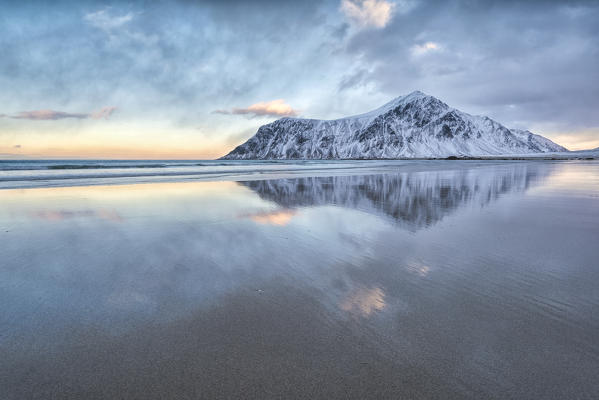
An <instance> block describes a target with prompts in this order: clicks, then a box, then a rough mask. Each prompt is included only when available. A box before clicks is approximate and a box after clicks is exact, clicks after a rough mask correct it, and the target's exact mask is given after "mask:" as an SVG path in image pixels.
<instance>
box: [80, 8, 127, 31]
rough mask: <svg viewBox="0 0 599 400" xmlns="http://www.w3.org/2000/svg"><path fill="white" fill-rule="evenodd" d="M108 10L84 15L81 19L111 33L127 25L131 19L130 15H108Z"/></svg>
mask: <svg viewBox="0 0 599 400" xmlns="http://www.w3.org/2000/svg"><path fill="white" fill-rule="evenodd" d="M108 10H109V9H104V10H100V11H96V12H92V13H89V14H85V16H84V17H83V19H84V20H85V21H86V22H88V23H89V24H90V25H92V26H94V27H96V28H99V29H102V30H104V31H111V30H113V29H117V28H120V27H122V26H123V25H125V24H127V23H128V22H130V21H131V20H132V19H133V14H132V13H127V14H124V15H120V16H113V15H110V14H109V13H108Z"/></svg>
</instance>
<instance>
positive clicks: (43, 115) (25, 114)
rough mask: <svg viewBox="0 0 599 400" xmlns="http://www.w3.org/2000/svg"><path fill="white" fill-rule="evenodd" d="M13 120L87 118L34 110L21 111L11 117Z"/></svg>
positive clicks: (61, 112) (60, 112) (82, 115)
mask: <svg viewBox="0 0 599 400" xmlns="http://www.w3.org/2000/svg"><path fill="white" fill-rule="evenodd" d="M11 118H14V119H31V120H36V121H41V120H56V119H64V118H77V119H84V118H87V114H73V113H66V112H63V111H54V110H35V111H21V112H20V113H17V115H13V116H11Z"/></svg>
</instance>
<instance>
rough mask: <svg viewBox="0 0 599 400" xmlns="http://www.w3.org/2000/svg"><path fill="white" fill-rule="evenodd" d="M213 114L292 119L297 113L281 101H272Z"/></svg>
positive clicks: (218, 111)
mask: <svg viewBox="0 0 599 400" xmlns="http://www.w3.org/2000/svg"><path fill="white" fill-rule="evenodd" d="M213 112H214V113H215V114H236V115H251V116H253V117H257V116H269V117H293V116H295V115H297V111H296V110H294V109H293V108H291V106H290V105H289V104H287V103H285V100H283V99H277V100H272V101H268V102H260V103H256V104H252V105H251V106H249V107H247V108H233V109H232V110H231V111H229V110H215V111H213Z"/></svg>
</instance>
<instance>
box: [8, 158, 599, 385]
mask: <svg viewBox="0 0 599 400" xmlns="http://www.w3.org/2000/svg"><path fill="white" fill-rule="evenodd" d="M564 176H566V177H568V179H569V180H570V182H571V185H572V186H577V185H578V183H579V182H578V181H577V179H584V181H585V182H586V185H587V187H588V189H589V190H588V191H587V192H585V194H584V195H581V194H580V193H579V192H576V191H573V192H568V191H567V190H564V188H567V187H568V181H567V180H565V179H563V177H564ZM598 177H599V172H598V171H597V167H596V166H593V165H590V167H589V166H588V165H587V166H586V167H585V165H583V164H572V163H568V164H566V163H564V164H559V165H556V164H548V163H506V164H505V165H501V166H499V167H497V166H494V167H492V168H478V169H466V168H465V169H459V170H449V171H426V172H418V173H409V174H406V173H397V174H393V173H390V174H389V173H388V174H384V175H368V176H344V177H339V176H337V177H322V178H299V179H285V180H267V181H253V182H244V183H233V182H216V183H208V182H201V183H167V184H146V185H135V186H107V187H99V186H98V187H73V188H60V189H59V188H56V189H28V190H5V191H0V202H1V203H2V205H3V207H2V209H0V227H1V228H2V230H1V234H2V247H1V248H0V253H1V254H0V256H1V257H2V260H3V262H2V265H1V267H0V288H1V290H0V302H2V304H3V308H2V311H1V312H0V335H1V336H0V348H1V347H2V343H4V345H5V346H7V345H10V344H11V343H17V342H19V341H21V340H24V342H25V343H28V342H27V341H28V340H31V342H32V343H36V344H37V345H38V346H42V347H48V346H49V347H51V346H52V345H50V343H54V344H55V345H58V344H57V343H60V341H61V338H62V337H63V336H62V334H63V333H64V330H65V329H72V328H73V327H88V328H90V327H93V329H96V330H99V331H106V332H109V333H110V334H113V335H119V334H122V333H123V332H127V331H128V330H131V329H137V328H138V327H139V326H143V324H145V323H150V322H152V323H157V322H159V323H165V324H167V323H169V321H174V320H177V319H179V318H183V319H184V318H188V317H189V316H190V315H195V314H194V313H197V312H198V310H210V309H211V307H218V305H219V304H221V302H223V301H224V302H226V300H225V299H229V298H231V297H232V296H233V297H235V296H241V297H243V296H250V298H251V296H261V298H263V299H267V300H268V301H272V302H274V303H276V304H283V305H285V304H287V303H286V299H287V298H288V296H291V294H288V293H287V291H285V290H282V289H281V288H284V287H289V288H292V289H293V290H290V291H289V293H291V292H293V291H294V290H295V291H298V292H299V293H302V296H306V297H308V298H310V299H313V300H314V301H315V302H316V304H318V305H319V307H322V309H319V310H318V312H319V313H324V315H326V318H330V319H340V320H342V321H343V320H345V321H348V322H347V323H350V324H357V325H356V326H361V325H359V324H362V323H367V324H368V325H367V326H368V328H367V329H368V330H372V331H373V332H378V333H380V334H381V335H383V336H384V337H385V338H387V339H386V340H387V342H385V343H386V344H385V346H391V347H393V348H394V349H396V350H398V351H400V350H401V351H402V352H403V354H405V355H406V356H410V357H414V358H415V359H419V360H420V359H421V360H422V362H426V361H427V360H428V361H430V362H431V363H432V364H431V365H434V363H435V362H445V363H448V362H449V360H452V361H451V363H456V364H455V366H456V368H458V367H459V368H462V370H463V371H464V373H465V374H466V373H468V371H470V372H472V371H476V370H477V368H479V369H482V370H485V368H487V369H489V368H491V367H490V364H489V363H491V364H493V363H495V364H496V365H500V364H501V363H509V360H510V357H515V354H516V353H517V352H518V351H515V349H512V350H514V354H512V353H511V351H512V350H509V351H508V353H507V355H506V354H504V353H501V352H499V353H497V352H494V351H493V346H495V345H498V344H497V343H501V340H503V338H504V337H507V336H510V335H515V336H516V337H518V340H520V341H521V343H524V345H526V346H529V347H530V348H532V349H536V350H538V351H539V352H541V351H542V350H544V349H545V347H543V343H544V342H543V340H545V341H549V342H551V341H555V340H558V337H557V335H558V334H559V335H564V334H567V335H569V337H571V338H572V340H577V341H578V343H579V344H578V348H579V349H580V350H581V351H582V350H585V351H587V353H588V351H589V349H592V348H594V349H595V350H597V349H596V344H593V343H592V342H590V341H589V339H588V334H589V332H590V331H591V330H592V329H598V328H599V320H598V319H597V317H596V313H595V311H596V307H597V306H598V305H599V295H598V294H597V291H596V284H597V283H598V282H599V276H598V275H597V271H596V268H595V267H596V264H595V262H594V260H596V259H597V255H598V254H597V250H596V243H597V242H599V231H598V229H597V226H599V205H598V204H597V201H596V199H597V197H596V196H597V193H599V185H597V184H596V182H597V181H598V179H597V178H598ZM590 178H592V179H594V181H593V180H592V179H591V182H595V184H591V185H590V186H589V183H588V182H589V179H590ZM556 185H557V186H556ZM540 198H542V199H543V201H542V202H540V201H539V199H540ZM288 301H291V300H288ZM281 307H282V309H283V310H284V311H285V310H286V311H289V312H295V311H294V310H296V308H298V307H299V305H297V304H293V305H289V306H288V307H287V306H281ZM286 307H287V308H286ZM206 312H207V311H206ZM530 315H535V316H540V317H538V318H539V323H538V328H539V329H543V330H547V329H549V330H553V331H554V332H555V335H556V336H555V337H554V336H552V335H548V337H547V338H545V339H538V338H537V339H534V340H539V342H531V340H533V338H534V337H536V333H534V332H536V331H530V329H531V328H530V327H528V326H527V325H526V324H524V325H523V328H522V330H521V331H518V332H514V331H513V328H514V327H513V326H512V324H513V323H514V321H517V320H519V319H520V320H521V321H522V320H523V321H526V320H527V318H529V316H530ZM298 318H299V319H300V320H301V319H302V318H306V315H303V314H298ZM535 318H536V317H535ZM544 318H545V319H544ZM360 321H362V322H360ZM498 321H499V322H498ZM506 321H509V322H506ZM573 326H574V327H577V328H576V329H574V328H572V327H573ZM425 327H426V330H424V329H425ZM568 327H570V328H568ZM365 329H366V328H365ZM27 338H30V339H27ZM494 340H497V341H498V342H497V343H495V344H494V343H493V341H494ZM556 343H557V342H551V344H552V345H555V344H556ZM593 346H594V347H593ZM487 347H489V348H490V349H491V350H489V348H487ZM516 347H517V346H516ZM447 348H450V349H451V351H453V352H455V354H459V357H457V358H455V354H454V355H451V354H449V353H447V354H445V353H443V351H444V350H443V349H447ZM423 349H424V350H423ZM554 350H556V352H557V353H556V354H558V355H559V354H561V355H562V356H564V354H566V355H572V354H576V357H578V361H577V362H579V363H580V365H586V366H587V367H591V366H593V365H595V364H593V363H592V362H591V361H590V359H589V358H588V357H587V356H584V355H581V354H582V353H580V354H579V352H578V350H576V351H574V352H573V350H571V349H569V350H567V351H566V350H563V349H562V350H560V348H559V347H558V348H557V349H556V348H554ZM421 351H426V352H425V353H424V354H422V353H420V352H421ZM435 352H437V353H443V354H442V355H441V356H439V355H437V356H434V355H433V354H434V353H435ZM539 354H541V353H539ZM589 354H591V353H589ZM558 355H556V357H558ZM437 357H441V358H440V359H442V360H444V361H439V360H440V359H439V358H437ZM452 357H454V358H452ZM506 357H507V358H506ZM531 357H533V356H531ZM543 357H547V356H543ZM564 357H566V356H564ZM568 360H569V359H567V360H566V361H564V363H565V365H568V363H569V362H570V361H568ZM512 361H513V360H512ZM514 362H515V361H514ZM538 362H541V359H537V358H534V359H532V361H530V362H529V363H528V364H527V363H525V364H523V365H525V366H527V367H529V366H530V365H533V364H534V365H536V363H538ZM464 364H467V367H465V366H464ZM510 365H511V364H510ZM597 365H599V363H598V364H596V365H595V366H597ZM446 366H447V365H445V367H446ZM585 376H586V375H585V374H582V375H581V377H580V379H583V378H584V377H585ZM567 377H569V376H567ZM569 378H571V377H569ZM505 379H506V380H507V379H508V378H507V377H505ZM510 379H512V378H510Z"/></svg>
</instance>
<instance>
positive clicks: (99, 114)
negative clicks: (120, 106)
mask: <svg viewBox="0 0 599 400" xmlns="http://www.w3.org/2000/svg"><path fill="white" fill-rule="evenodd" d="M115 110H116V107H114V106H109V107H102V108H101V109H99V110H98V111H94V112H92V113H90V114H89V117H90V118H92V119H102V118H104V119H108V118H110V116H111V115H112V113H113V112H114V111H115Z"/></svg>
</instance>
